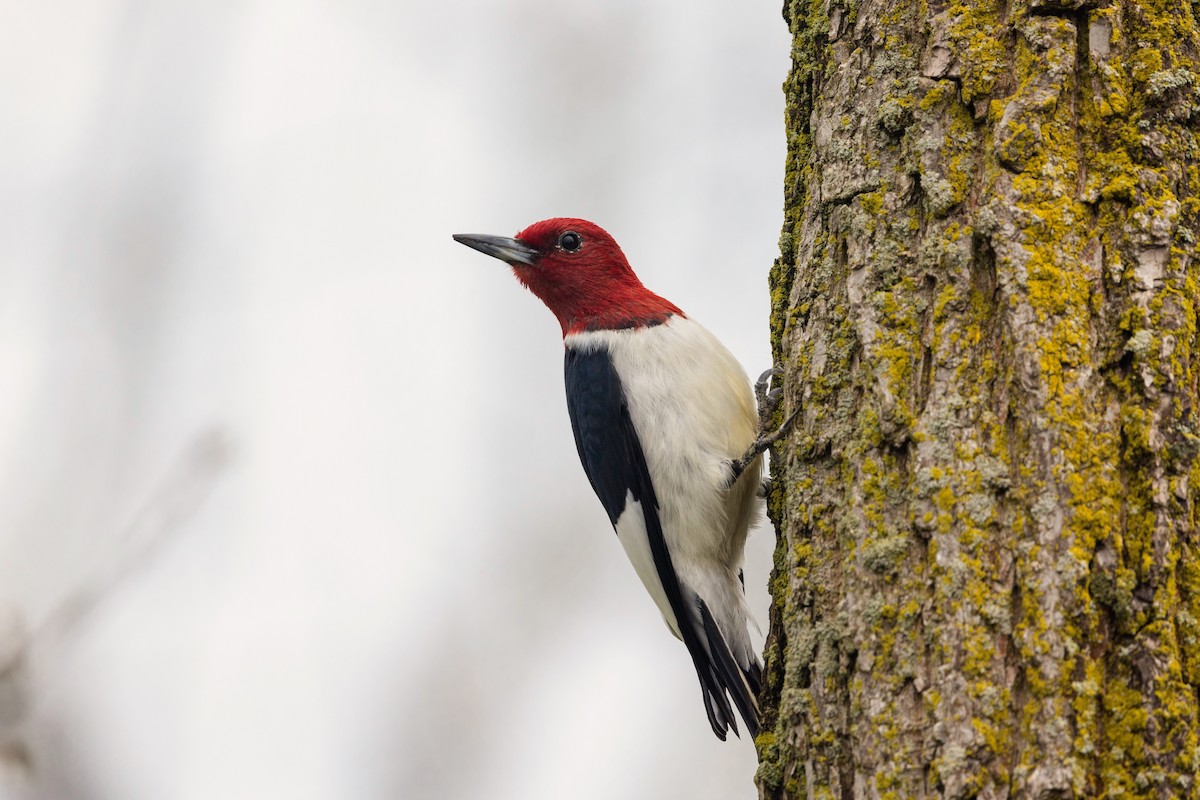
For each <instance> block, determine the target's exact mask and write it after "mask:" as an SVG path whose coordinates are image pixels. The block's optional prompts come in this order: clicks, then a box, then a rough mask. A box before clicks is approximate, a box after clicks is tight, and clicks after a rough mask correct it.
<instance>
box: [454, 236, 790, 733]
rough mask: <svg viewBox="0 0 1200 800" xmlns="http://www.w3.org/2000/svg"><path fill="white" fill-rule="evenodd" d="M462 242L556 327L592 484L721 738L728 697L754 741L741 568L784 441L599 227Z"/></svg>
mask: <svg viewBox="0 0 1200 800" xmlns="http://www.w3.org/2000/svg"><path fill="white" fill-rule="evenodd" d="M454 239H455V240H456V241H458V242H461V243H462V244H465V245H467V246H468V247H473V248H475V249H476V250H479V251H480V252H482V253H486V254H487V255H490V256H494V257H495V258H498V259H500V260H501V261H504V262H506V263H508V264H509V265H510V266H511V267H512V269H513V272H514V273H516V276H517V279H518V280H519V281H520V282H521V283H523V284H525V286H527V287H528V288H529V289H530V291H532V292H533V293H534V294H535V295H537V296H538V297H539V298H541V299H542V301H543V302H544V303H545V304H546V305H547V306H549V307H550V310H551V311H553V312H554V316H556V317H558V322H559V324H560V325H561V326H562V331H563V344H564V345H565V346H566V384H567V410H568V411H569V413H570V417H571V428H572V429H573V430H574V432H575V446H576V448H577V449H578V451H579V459H580V460H581V461H582V462H583V469H584V472H586V473H587V477H588V480H589V481H590V482H591V484H592V488H593V489H594V490H595V492H596V495H597V496H598V497H599V498H600V502H601V503H602V504H603V505H604V509H605V511H607V512H608V518H609V520H610V521H611V522H612V524H613V527H614V528H615V529H616V533H617V539H618V540H619V541H620V542H621V545H622V547H624V548H625V553H626V555H627V556H628V557H629V560H630V561H631V562H633V568H634V569H635V570H636V571H637V574H638V577H639V578H641V580H642V583H643V584H644V585H645V587H646V590H647V591H649V593H650V596H651V597H653V598H654V602H655V603H657V604H658V608H659V610H660V611H662V615H663V618H664V619H665V620H666V623H667V627H669V628H670V629H671V633H673V634H675V636H676V637H678V638H679V639H681V640H683V643H684V644H685V645H686V646H687V649H688V652H689V653H690V654H691V656H692V661H693V663H694V664H695V667H696V672H697V673H698V674H699V676H700V686H701V688H702V690H703V693H704V706H705V709H706V710H707V711H708V720H709V722H710V723H711V724H712V729H713V731H714V732H715V733H716V734H717V736H718V737H720V738H721V739H724V738H725V734H726V731H727V730H728V729H729V728H732V729H733V731H734V733H735V734H736V733H737V722H736V720H735V719H734V716H733V710H732V708H731V706H730V702H729V701H730V699H732V700H733V706H736V707H737V710H738V712H739V713H740V714H741V716H742V719H743V720H745V722H746V727H747V728H748V729H749V730H750V733H751V735H757V733H758V703H757V700H756V695H757V694H758V690H759V684H760V681H761V677H762V667H761V665H760V663H759V660H758V655H757V654H756V653H755V651H754V648H753V647H752V646H751V644H750V636H749V632H748V631H747V623H748V622H749V621H750V612H749V609H748V608H747V606H746V600H745V595H744V590H743V587H742V583H741V578H742V575H741V567H742V554H743V550H744V547H745V544H746V534H747V533H748V531H749V529H750V526H751V524H752V523H753V522H754V521H755V518H756V516H757V515H758V514H759V510H758V504H759V500H758V490H759V485H760V479H761V472H762V452H763V450H765V449H766V447H767V446H768V445H769V444H770V443H771V442H773V441H774V440H775V439H776V438H778V436H779V435H780V433H781V432H782V429H781V430H780V431H776V432H775V433H774V434H771V435H767V436H762V435H759V414H758V412H757V411H756V409H755V399H754V396H753V395H752V393H751V391H750V382H749V380H748V379H747V377H746V373H745V372H744V371H743V370H742V368H741V366H740V365H739V364H738V362H737V361H736V360H735V359H734V357H733V355H732V354H731V353H730V352H729V351H728V350H727V349H726V348H725V347H724V345H722V344H721V343H720V342H719V341H717V338H716V337H715V336H713V335H712V334H711V333H709V332H708V331H707V330H705V329H704V328H702V327H701V326H700V325H699V324H698V323H696V322H694V321H692V320H691V319H689V318H688V317H687V315H685V314H684V313H683V312H682V311H681V310H680V309H679V308H678V306H676V305H675V304H673V303H671V302H670V301H668V300H664V299H663V298H661V297H659V296H658V295H656V294H654V293H653V292H651V291H650V290H649V289H647V288H646V287H645V286H643V285H642V282H641V281H640V280H638V278H637V276H636V275H634V273H633V270H632V269H630V267H629V262H628V261H626V260H625V255H624V253H622V252H621V248H620V247H618V246H617V243H616V242H615V241H613V239H612V237H611V236H609V235H608V234H607V233H605V232H604V231H603V230H601V229H600V228H599V227H598V226H596V225H594V224H592V223H590V222H586V221H584V220H581V219H548V220H544V221H542V222H538V223H535V224H533V225H530V226H529V227H528V228H526V229H525V230H523V231H521V232H520V233H518V234H517V236H516V238H512V239H510V238H507V237H501V236H484V235H472V234H456V235H455V236H454ZM760 385H761V386H764V387H765V384H764V382H763V381H762V380H760ZM763 395H764V392H762V391H760V392H759V397H760V401H761V400H762V399H763ZM726 693H728V696H727V694H726Z"/></svg>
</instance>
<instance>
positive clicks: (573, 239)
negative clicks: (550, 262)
mask: <svg viewBox="0 0 1200 800" xmlns="http://www.w3.org/2000/svg"><path fill="white" fill-rule="evenodd" d="M582 245H583V237H582V236H580V235H579V234H578V233H576V232H575V231H567V232H566V233H564V234H563V235H562V236H559V237H558V246H559V247H561V248H562V249H563V250H566V251H567V252H568V253H574V252H575V251H576V250H578V249H579V248H580V246H582Z"/></svg>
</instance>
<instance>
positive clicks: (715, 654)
mask: <svg viewBox="0 0 1200 800" xmlns="http://www.w3.org/2000/svg"><path fill="white" fill-rule="evenodd" d="M697 602H698V603H699V606H700V620H701V624H702V625H703V626H704V636H705V638H706V639H707V640H708V651H709V653H710V654H711V657H712V663H711V664H710V665H709V672H710V675H711V677H713V678H716V682H717V684H718V686H717V692H716V694H717V695H718V696H719V698H720V700H721V702H723V703H724V705H725V708H726V709H728V708H729V701H728V700H727V699H726V697H725V690H728V691H729V696H730V697H732V698H733V704H734V705H735V706H737V710H738V713H739V714H741V715H742V719H743V720H745V722H746V730H748V731H749V732H750V735H751V736H752V737H753V736H758V701H757V700H756V698H755V695H757V693H758V685H759V683H760V679H761V669H760V668H759V667H758V664H757V663H754V662H753V661H752V662H751V664H750V668H749V669H748V670H746V671H743V670H742V668H741V667H739V666H738V663H737V659H736V658H734V656H733V652H732V651H731V650H730V649H729V644H728V643H727V642H726V641H725V637H724V636H722V635H721V629H720V628H719V627H718V626H717V621H716V620H715V619H713V616H712V612H710V611H709V610H708V605H707V604H706V603H705V602H704V601H703V600H700V599H699V598H697ZM712 673H715V674H712ZM701 683H705V681H704V680H703V678H701ZM708 694H709V692H708V687H707V686H705V704H706V705H707V704H708ZM727 716H728V717H729V721H730V723H731V724H732V727H733V732H734V733H737V725H736V723H734V722H733V714H732V713H730V714H727ZM709 722H712V715H711V714H710V715H709ZM713 730H714V731H715V730H716V725H713ZM717 735H718V736H720V737H721V739H724V738H725V737H724V736H721V734H720V733H718V734H717Z"/></svg>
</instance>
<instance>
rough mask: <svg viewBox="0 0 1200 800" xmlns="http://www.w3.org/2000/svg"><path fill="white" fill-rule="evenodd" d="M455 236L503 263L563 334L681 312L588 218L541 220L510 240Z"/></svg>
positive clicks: (630, 325)
mask: <svg viewBox="0 0 1200 800" xmlns="http://www.w3.org/2000/svg"><path fill="white" fill-rule="evenodd" d="M454 238H455V239H456V240H458V241H459V242H462V243H463V244H465V245H467V246H468V247H473V248H475V249H476V250H479V251H481V252H484V253H487V254H488V255H490V256H495V257H496V258H499V259H501V260H502V261H505V262H507V263H508V264H509V265H510V266H511V267H512V270H513V273H514V274H516V276H517V280H519V281H521V283H523V284H525V286H527V287H528V288H529V290H530V291H531V292H533V293H534V294H535V295H537V296H538V297H539V298H541V300H542V302H544V303H545V304H546V305H547V306H548V307H549V308H550V310H551V311H553V312H554V315H555V316H556V317H558V321H559V324H560V325H562V330H563V335H564V336H566V335H567V334H570V333H579V332H581V331H587V330H611V329H614V328H636V327H642V326H646V325H657V324H659V323H662V322H666V321H667V319H668V318H670V317H671V315H672V314H680V315H682V314H683V312H682V311H680V310H679V308H677V307H676V306H675V305H674V304H673V303H671V302H669V301H667V300H664V299H663V298H661V297H659V296H658V295H656V294H654V293H653V292H651V291H650V290H649V289H647V288H646V287H645V286H643V285H642V282H641V281H640V280H638V277H637V275H635V274H634V273H633V270H632V269H631V268H630V266H629V262H628V261H626V260H625V254H624V253H622V252H621V248H620V247H619V246H618V245H617V243H616V241H614V240H613V238H612V237H611V236H609V235H608V233H607V232H605V230H604V229H603V228H601V227H600V226H599V225H595V224H593V223H591V222H588V221H587V220H582V219H570V218H565V217H559V218H555V219H546V220H542V221H541V222H535V223H534V224H532V225H530V226H529V227H528V228H526V229H525V230H523V231H521V232H520V233H518V234H517V235H516V237H515V238H513V239H506V238H502V237H497V236H477V235H466V234H458V235H456V236H455V237H454Z"/></svg>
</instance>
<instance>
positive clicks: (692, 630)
mask: <svg viewBox="0 0 1200 800" xmlns="http://www.w3.org/2000/svg"><path fill="white" fill-rule="evenodd" d="M565 377H566V385H567V410H568V412H569V413H570V416H571V430H572V431H574V433H575V447H576V449H577V450H578V451H579V460H580V461H581V462H583V471H584V472H585V473H587V477H588V480H589V481H590V482H591V484H592V489H593V490H595V492H596V496H597V497H599V498H600V502H601V504H603V506H604V510H605V511H607V512H608V519H609V521H610V522H611V523H612V524H613V526H614V528H615V526H616V524H617V520H618V519H619V518H620V516H621V513H622V512H624V510H625V501H626V497H627V496H629V495H632V497H633V499H634V500H635V501H638V502H640V503H641V507H642V515H643V517H644V518H645V523H646V535H647V537H648V539H649V545H650V554H651V556H652V557H653V558H654V568H655V571H656V572H657V573H658V578H659V580H660V581H661V582H662V586H663V591H664V593H665V594H666V596H667V602H668V603H670V605H671V610H672V611H673V612H674V614H675V619H676V622H677V624H678V626H679V632H680V636H681V638H682V639H683V643H684V644H685V645H686V646H687V649H688V652H689V653H690V654H691V656H692V661H693V663H694V664H695V666H696V672H697V674H698V675H699V677H700V686H701V688H702V689H703V692H704V707H705V709H706V711H707V712H708V721H709V723H710V724H711V725H712V729H713V732H714V733H716V734H717V736H718V737H719V738H721V739H722V740H723V739H724V738H725V732H726V730H727V729H728V728H733V732H734V733H737V722H736V721H735V718H734V715H733V710H732V708H731V707H730V705H729V698H728V697H727V696H726V694H725V692H726V689H727V688H728V689H729V692H730V694H731V695H732V696H733V698H734V702H735V704H736V705H737V706H738V710H739V711H740V712H741V713H742V718H743V719H744V720H746V726H747V728H749V729H750V732H751V735H757V732H758V731H757V727H758V719H757V713H756V708H755V706H754V703H753V698H752V697H751V696H748V693H747V692H746V690H745V688H744V687H745V686H746V683H745V681H743V680H742V675H741V674H739V673H740V671H739V670H738V669H737V666H736V663H735V661H734V659H733V656H732V654H731V653H730V651H729V646H728V644H726V643H725V640H724V638H723V637H722V636H721V634H720V632H719V630H717V627H716V624H715V623H714V622H713V620H712V617H711V615H710V614H709V613H708V609H707V607H705V605H704V602H703V601H702V600H701V599H700V598H699V597H697V596H696V594H695V593H694V592H692V591H690V590H686V589H685V588H684V587H681V586H680V584H679V579H678V577H677V576H676V574H675V568H674V566H673V565H672V564H671V553H670V551H669V550H668V549H667V542H666V539H665V538H664V537H663V531H662V523H661V521H660V520H659V516H658V498H657V497H655V494H654V484H653V482H652V481H651V479H650V470H649V468H648V467H647V466H646V456H645V454H644V453H643V452H642V445H641V441H640V440H639V439H638V434H637V430H636V429H635V428H634V426H633V420H632V419H631V418H630V415H629V406H628V404H627V403H626V401H625V394H624V391H623V389H622V388H621V377H620V375H618V374H617V370H616V368H615V367H614V366H613V363H612V359H611V357H610V356H609V353H608V351H607V350H605V349H604V348H597V349H595V350H590V351H587V352H584V351H581V350H578V349H575V348H572V347H568V348H567V353H566V375H565ZM685 596H686V597H687V602H685V600H684V598H685ZM706 645H707V646H706ZM731 669H732V673H731V674H727V673H730V670H731ZM751 691H757V690H756V688H753V687H752V688H751Z"/></svg>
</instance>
